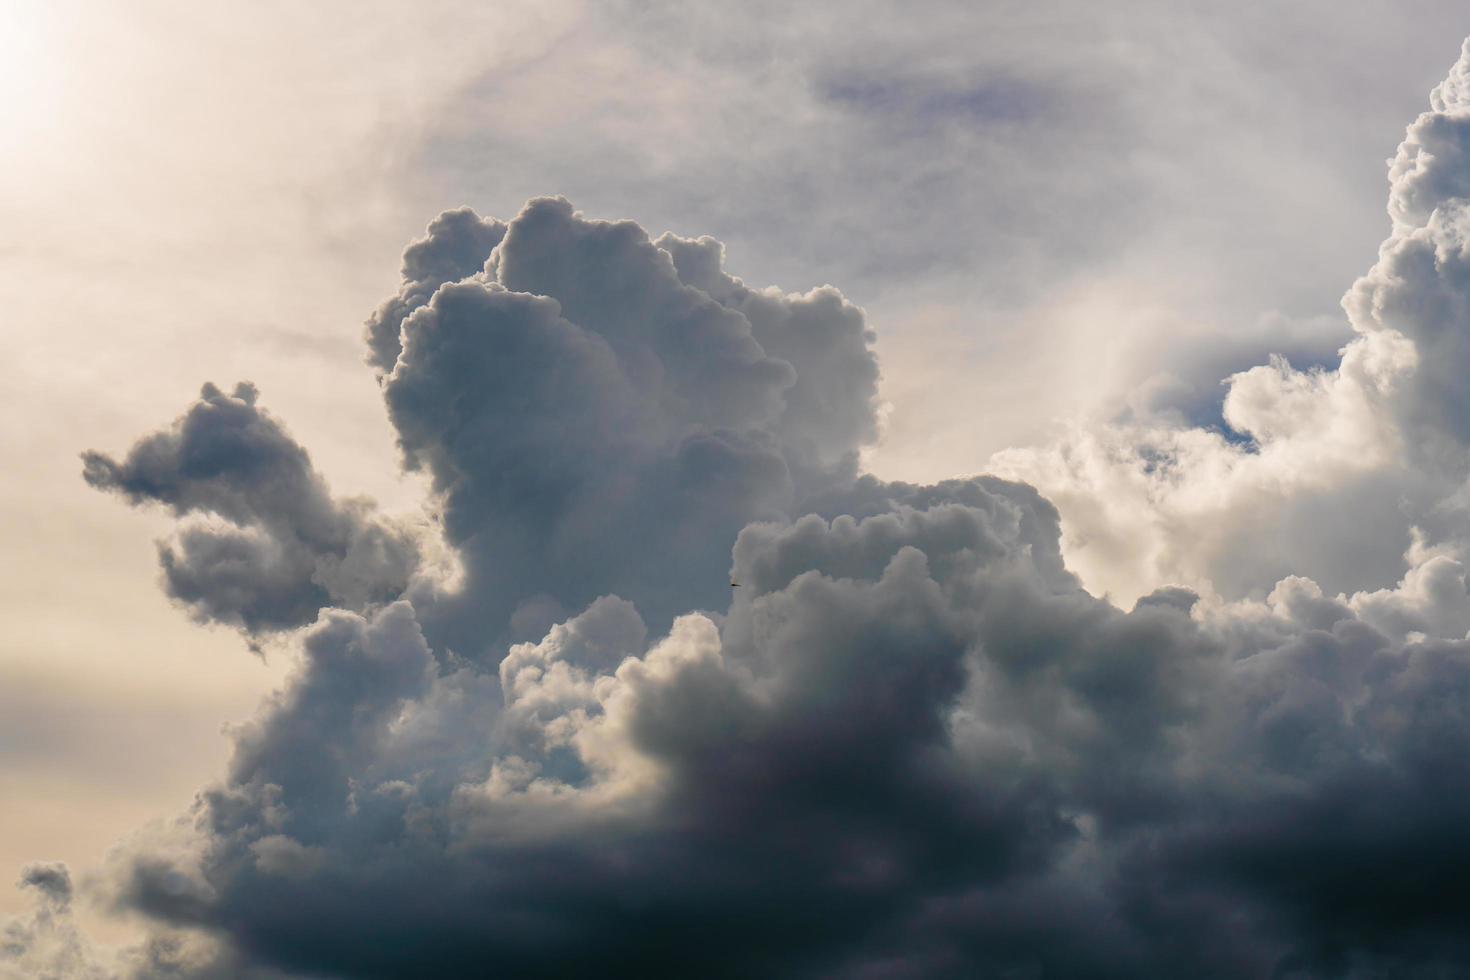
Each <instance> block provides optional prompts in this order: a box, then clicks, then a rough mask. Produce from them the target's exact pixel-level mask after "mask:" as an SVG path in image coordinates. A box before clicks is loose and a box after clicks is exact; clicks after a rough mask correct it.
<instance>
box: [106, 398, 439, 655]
mask: <svg viewBox="0 0 1470 980" xmlns="http://www.w3.org/2000/svg"><path fill="white" fill-rule="evenodd" d="M256 398H257V392H256V390H255V388H254V386H252V385H251V384H249V383H248V382H246V383H241V384H239V385H237V386H236V387H235V389H234V391H233V392H232V393H230V394H225V393H224V392H223V391H221V390H220V389H219V388H217V387H215V386H214V385H212V384H206V385H205V386H204V388H203V390H202V391H201V392H200V395H199V400H198V401H196V402H195V403H194V404H193V405H192V406H190V408H189V410H188V411H187V412H185V413H184V415H183V416H181V417H180V418H179V419H177V420H175V422H174V423H173V425H172V426H170V427H169V428H168V429H165V430H163V431H160V432H157V433H154V434H153V435H150V436H147V437H145V438H143V439H141V440H140V441H139V442H138V443H137V444H136V445H134V446H133V448H132V449H130V450H129V451H128V454H127V456H126V457H124V458H123V459H122V460H121V461H118V460H115V459H113V458H112V457H110V456H107V455H104V454H102V453H99V452H87V453H84V454H83V457H82V458H83V462H84V464H85V467H84V471H83V475H84V476H85V478H86V480H87V482H88V483H90V484H91V485H92V486H94V487H97V488H98V489H99V490H110V491H114V492H117V493H121V494H123V495H124V496H126V497H127V499H128V500H129V501H130V502H131V503H134V504H144V503H160V504H163V505H165V506H167V507H168V508H169V509H170V510H172V511H173V512H174V514H176V515H178V516H180V517H188V516H190V515H201V516H209V517H213V518H216V519H217V520H215V521H213V522H205V521H200V522H190V523H185V524H184V525H183V526H182V527H181V529H180V530H179V532H178V534H177V535H176V537H175V538H174V539H173V540H172V541H168V542H163V543H160V545H159V558H160V561H161V562H162V565H163V571H164V578H165V582H166V586H167V589H168V593H169V594H170V595H171V596H173V597H174V598H176V599H178V600H180V601H182V602H184V603H185V604H187V605H188V606H189V608H190V610H191V612H192V613H193V614H194V615H195V616H196V617H198V618H199V619H201V620H213V621H218V622H224V623H229V624H231V625H236V626H239V627H241V628H242V629H244V630H245V631H246V632H248V633H252V634H254V633H262V632H266V631H270V630H277V629H287V628H291V627H295V626H300V625H303V624H305V623H309V622H312V621H313V620H315V619H316V616H317V612H318V610H320V609H322V608H323V607H326V606H331V605H341V606H345V607H347V608H355V609H356V608H363V607H364V606H367V605H370V604H372V603H374V602H382V601H385V600H387V599H392V598H394V597H396V596H397V595H398V594H399V593H400V592H402V591H403V589H404V587H405V586H406V585H407V583H408V578H409V575H410V574H411V573H412V572H413V570H414V568H415V567H416V565H417V563H418V554H417V550H416V546H415V545H414V543H413V541H412V539H411V538H410V537H409V535H407V534H406V533H405V532H403V531H402V530H400V529H398V528H395V527H394V526H392V525H391V524H388V523H386V522H384V521H382V520H380V519H378V518H376V517H375V516H374V515H373V513H372V508H371V505H370V504H369V503H367V502H365V501H361V500H336V499H334V498H333V497H332V496H331V494H330V493H329V492H328V490H327V487H326V484H325V483H324V482H323V480H322V478H321V476H320V474H318V473H317V472H316V470H315V469H314V468H313V467H312V465H311V459H310V457H309V456H308V455H307V453H306V450H305V449H303V448H302V447H301V446H300V445H298V444H297V443H296V442H295V441H294V440H293V439H292V438H291V436H290V435H289V434H287V433H286V431H285V430H284V429H283V428H282V427H281V425H280V423H279V422H277V421H276V419H275V418H274V417H272V416H271V415H270V414H269V413H268V412H265V411H264V410H263V409H261V408H260V407H259V406H258V405H257V404H256Z"/></svg>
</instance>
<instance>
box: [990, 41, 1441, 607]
mask: <svg viewBox="0 0 1470 980" xmlns="http://www.w3.org/2000/svg"><path fill="white" fill-rule="evenodd" d="M1467 60H1470V55H1466V56H1463V57H1462V58H1461V61H1460V62H1459V63H1458V64H1457V65H1456V67H1455V69H1454V71H1453V72H1452V73H1451V76H1450V78H1449V80H1447V81H1446V82H1445V83H1444V84H1443V85H1442V86H1441V87H1440V88H1438V89H1436V90H1435V94H1434V96H1433V97H1432V100H1431V101H1432V104H1433V106H1434V108H1433V109H1432V110H1431V111H1429V112H1425V113H1423V114H1421V115H1420V116H1419V118H1418V119H1417V120H1415V121H1414V123H1413V124H1412V125H1411V126H1410V127H1409V128H1408V131H1407V133H1406V135H1405V138H1404V140H1403V142H1402V143H1401V144H1400V146H1399V149H1398V153H1397V155H1396V156H1395V158H1394V159H1393V160H1392V161H1391V162H1390V167H1389V182H1390V193H1389V214H1390V216H1391V218H1392V231H1391V234H1390V236H1389V237H1388V239H1387V240H1386V241H1385V242H1384V243H1383V245H1382V247H1381V248H1380V250H1379V255H1378V261H1377V262H1376V263H1375V265H1374V266H1373V267H1372V268H1371V269H1370V270H1369V271H1368V272H1367V273H1366V274H1365V275H1363V276H1362V277H1361V278H1359V279H1358V281H1357V282H1356V283H1355V284H1354V285H1353V286H1352V287H1351V288H1350V289H1349V290H1348V292H1347V294H1346V295H1345V296H1344V297H1343V301H1342V305H1343V308H1344V310H1345V311H1346V313H1347V317H1348V322H1349V324H1350V325H1351V327H1352V329H1353V331H1354V336H1353V338H1352V339H1351V340H1350V341H1349V342H1348V343H1347V344H1346V346H1344V347H1343V349H1342V351H1341V358H1340V361H1339V363H1337V364H1336V365H1335V366H1332V367H1322V366H1315V367H1310V368H1307V369H1301V370H1299V369H1297V368H1294V367H1293V366H1292V365H1291V364H1290V363H1289V362H1288V361H1287V360H1286V359H1285V358H1284V357H1277V356H1273V357H1272V358H1271V359H1270V362H1269V363H1268V364H1264V365H1260V366H1257V367H1253V368H1250V369H1248V370H1244V371H1240V372H1238V373H1236V374H1233V375H1231V376H1230V377H1229V378H1228V379H1227V380H1226V385H1227V393H1226V395H1225V399H1224V404H1223V409H1222V418H1223V422H1224V424H1225V426H1227V427H1228V428H1229V429H1230V430H1232V431H1231V432H1230V433H1228V434H1227V433H1224V432H1221V431H1216V430H1209V429H1202V428H1193V427H1186V426H1180V425H1179V424H1178V421H1177V419H1173V418H1169V417H1167V416H1164V417H1152V418H1149V417H1144V418H1141V419H1134V420H1131V421H1128V422H1125V423H1122V424H1119V425H1116V426H1112V427H1103V428H1090V429H1083V430H1079V431H1078V432H1077V433H1076V434H1075V435H1074V436H1073V437H1071V438H1070V439H1067V440H1064V441H1063V442H1062V443H1060V444H1058V445H1055V446H1051V447H1044V448H1041V449H1034V448H1027V449H1019V450H1008V451H1006V452H1003V453H1000V454H998V455H997V456H996V457H995V459H994V460H993V464H994V466H995V468H996V469H997V470H998V471H999V472H1001V473H1003V474H1005V475H1008V476H1011V477H1014V478H1018V479H1024V480H1027V481H1028V482H1031V483H1033V484H1035V485H1036V486H1037V487H1038V488H1039V489H1040V490H1041V491H1042V492H1043V493H1045V494H1046V495H1047V496H1048V497H1050V498H1051V499H1053V500H1055V501H1056V502H1057V503H1058V505H1059V506H1060V507H1061V508H1062V511H1063V513H1064V514H1066V515H1067V521H1066V534H1067V543H1068V554H1069V558H1070V559H1071V560H1072V561H1073V562H1074V564H1075V566H1076V567H1078V569H1079V571H1081V573H1082V575H1083V578H1084V580H1086V581H1087V582H1088V583H1089V585H1091V586H1092V587H1094V588H1098V589H1102V590H1106V591H1108V592H1110V593H1112V594H1115V595H1118V596H1120V597H1124V598H1127V597H1131V596H1136V595H1138V594H1140V593H1141V592H1144V591H1147V590H1148V589H1149V588H1151V587H1152V585H1153V584H1157V583H1159V582H1161V581H1175V582H1184V583H1186V584H1189V585H1191V586H1193V587H1196V588H1204V589H1209V588H1214V589H1218V590H1219V591H1220V592H1221V593H1222V594H1224V595H1226V596H1228V597H1241V596H1245V595H1252V594H1254V595H1256V596H1258V597H1259V596H1260V595H1262V594H1264V591H1265V590H1266V589H1267V588H1268V587H1269V583H1271V582H1273V581H1275V580H1277V579H1279V578H1280V577H1282V576H1284V575H1287V574H1293V573H1300V574H1307V575H1310V576H1311V577H1313V578H1315V579H1317V580H1318V581H1320V582H1322V583H1324V584H1326V585H1328V586H1329V587H1331V588H1333V589H1335V590H1343V591H1349V592H1352V591H1358V590H1371V589H1375V588H1379V587H1382V586H1386V585H1389V584H1391V583H1393V582H1395V581H1396V580H1398V579H1399V578H1400V577H1401V576H1402V575H1403V574H1404V573H1405V570H1406V568H1405V565H1404V563H1403V562H1402V561H1400V560H1398V559H1399V555H1401V554H1403V553H1404V552H1405V551H1406V550H1407V549H1408V547H1409V545H1410V542H1411V539H1412V537H1413V535H1414V534H1415V533H1423V534H1424V535H1426V536H1427V538H1428V539H1429V540H1430V542H1431V543H1433V544H1444V545H1446V546H1448V547H1451V548H1452V549H1461V548H1463V545H1464V532H1463V530H1462V529H1463V525H1464V516H1465V508H1464V502H1463V499H1462V495H1461V494H1460V493H1459V487H1460V485H1461V484H1462V483H1463V482H1464V480H1465V479H1466V477H1467V475H1470V455H1467V453H1470V402H1467V401H1466V396H1465V392H1464V385H1463V384H1462V383H1461V379H1462V378H1463V376H1464V374H1465V371H1466V370H1467V368H1470V346H1467V340H1466V337H1467V335H1466V333H1465V330H1464V324H1465V323H1466V322H1467V320H1470V307H1467V305H1466V304H1467V297H1470V248H1467V242H1470V238H1467V235H1470V223H1467V218H1466V214H1467V211H1466V208H1467V203H1470V197H1467V195H1470V184H1467V183H1466V177H1465V170H1466V163H1467V160H1470V158H1467V157H1466V156H1465V154H1464V151H1463V147H1464V146H1465V145H1470V142H1467V141H1470V107H1467V106H1466V105H1465V104H1463V100H1462V99H1461V98H1460V95H1459V94H1457V93H1458V92H1459V89H1458V88H1457V87H1456V86H1457V85H1458V84H1459V81H1458V80H1459V79H1460V78H1461V76H1463V73H1464V70H1465V68H1464V65H1465V63H1466V61H1467ZM1349 528H1350V529H1351V531H1350V532H1348V530H1347V529H1349Z"/></svg>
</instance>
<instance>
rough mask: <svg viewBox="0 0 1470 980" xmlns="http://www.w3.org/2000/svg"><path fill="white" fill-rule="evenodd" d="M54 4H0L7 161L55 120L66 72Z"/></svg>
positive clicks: (2, 134) (2, 147)
mask: <svg viewBox="0 0 1470 980" xmlns="http://www.w3.org/2000/svg"><path fill="white" fill-rule="evenodd" d="M56 28H57V23H56V17H55V13H54V8H53V7H49V6H48V5H47V4H46V3H44V2H41V0H9V2H8V3H5V4H3V5H0V93H3V94H0V153H3V154H4V157H5V160H6V163H7V165H9V164H10V163H12V162H13V161H15V160H16V158H19V157H22V156H28V155H29V153H28V150H29V149H30V148H31V147H32V146H34V144H35V143H36V142H37V141H38V140H39V139H41V138H43V137H44V135H45V134H46V133H47V132H49V131H50V130H51V129H52V127H53V126H54V124H55V120H56V116H57V114H58V111H59V109H60V103H61V93H62V80H63V77H64V75H65V72H64V71H63V69H64V67H65V66H64V64H63V60H62V56H61V53H60V51H59V50H58V48H59V45H57V44H56V43H55V41H56V34H57V30H56Z"/></svg>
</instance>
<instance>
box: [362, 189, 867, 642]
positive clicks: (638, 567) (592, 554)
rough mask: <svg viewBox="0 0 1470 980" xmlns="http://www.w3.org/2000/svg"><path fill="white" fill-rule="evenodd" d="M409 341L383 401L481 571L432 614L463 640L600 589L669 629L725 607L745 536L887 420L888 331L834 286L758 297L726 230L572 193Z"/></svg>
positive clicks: (851, 462) (530, 209) (457, 286)
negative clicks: (874, 346) (660, 223)
mask: <svg viewBox="0 0 1470 980" xmlns="http://www.w3.org/2000/svg"><path fill="white" fill-rule="evenodd" d="M694 253H698V255H699V256H700V258H699V260H698V261H694V262H693V263H692V264H691V261H690V259H689V255H691V254H694ZM680 262H683V271H682V272H681V267H680V264H679V263H680ZM705 287H707V288H708V289H711V290H714V293H713V294H711V293H710V292H707V291H706V288H705ZM716 297H718V298H716ZM402 335H403V338H404V346H403V350H402V353H401V354H400V356H399V358H398V360H397V363H396V364H395V366H394V368H393V371H392V373H391V374H389V375H388V376H387V377H386V378H385V379H384V395H385V398H386V400H387V403H388V409H389V414H390V417H391V418H392V420H393V423H394V425H395V427H396V428H397V430H398V433H399V441H400V443H401V445H402V447H403V450H404V455H405V459H406V461H407V464H408V465H409V466H412V467H422V468H424V469H426V470H428V472H429V473H430V474H431V475H432V477H433V479H434V485H435V488H436V490H437V491H438V492H439V493H440V494H442V496H443V500H444V528H445V532H446V535H447V537H448V539H449V541H450V543H451V544H453V545H454V546H455V547H456V548H458V549H459V552H460V556H461V558H462V560H463V562H464V565H465V570H466V584H465V586H464V587H463V589H462V590H461V591H460V592H459V594H458V595H447V596H443V597H441V599H440V601H439V602H438V603H437V604H436V608H435V611H433V612H427V613H426V626H428V628H430V629H431V632H436V635H437V631H439V630H444V631H445V633H444V635H445V636H446V637H448V638H449V642H451V643H452V644H453V645H454V646H455V647H456V648H457V649H461V650H465V651H466V652H470V651H472V650H473V648H474V646H475V645H476V644H477V643H478V644H481V645H483V644H484V642H485V641H486V639H487V638H489V639H495V638H496V637H498V636H510V637H513V636H514V634H515V633H516V632H519V631H517V630H516V629H515V628H514V624H515V622H516V620H517V618H518V617H517V614H518V613H521V614H522V615H521V616H520V617H519V618H520V619H521V620H524V619H526V618H527V617H526V616H525V615H524V614H525V613H526V612H527V611H528V610H534V609H536V608H547V609H553V610H571V609H576V608H580V607H581V606H583V605H585V604H586V603H588V602H590V601H592V600H593V599H595V598H597V597H598V596H599V595H603V594H606V593H616V594H618V595H621V596H624V597H625V598H628V599H629V600H631V601H633V602H635V603H636V604H637V606H638V608H639V610H640V612H641V613H642V614H643V615H644V616H646V617H647V618H648V619H649V622H650V623H653V624H656V625H659V626H666V625H667V624H668V623H669V622H670V621H672V619H673V618H674V617H675V616H676V615H678V614H679V613H681V612H683V611H685V610H687V609H690V608H718V607H719V606H721V605H723V604H724V602H725V601H726V599H727V583H726V581H725V575H726V573H727V570H728V562H729V547H730V544H731V543H732V542H733V541H734V539H735V536H736V534H737V533H738V532H739V530H740V529H741V528H742V527H744V526H745V525H746V524H748V523H750V522H751V521H757V520H773V519H784V518H788V517H790V516H793V515H794V514H799V513H801V512H802V511H803V510H804V509H805V508H804V506H803V504H802V501H803V499H804V498H806V497H808V496H810V495H811V494H813V493H815V492H818V491H820V490H823V489H827V488H829V487H832V486H840V485H842V484H843V483H844V482H847V481H850V480H851V478H852V476H853V474H854V473H855V471H856V459H857V452H858V450H859V449H860V448H861V446H862V445H863V444H864V443H866V442H868V441H871V439H872V438H873V437H874V434H875V421H874V420H875V399H876V384H877V366H876V361H875V359H874V357H873V354H872V352H871V349H870V344H871V340H872V336H871V333H870V331H869V330H868V329H867V327H866V325H865V324H864V321H863V317H862V314H861V312H860V311H859V310H857V309H856V308H855V307H853V306H851V305H850V304H848V303H846V302H845V301H844V300H843V299H842V298H841V296H840V295H839V294H838V293H837V292H836V291H835V290H832V289H823V290H817V291H815V292H813V293H809V294H806V295H804V296H800V295H784V294H781V293H779V292H776V291H765V292H754V291H751V290H748V289H746V288H745V287H744V286H743V285H741V284H740V283H739V282H738V280H734V279H732V278H730V277H728V276H726V275H725V274H724V273H723V272H722V271H721V270H720V268H719V251H718V244H717V243H713V242H709V241H705V242H703V243H697V242H694V243H691V242H684V241H682V240H679V239H674V238H671V237H669V236H665V237H664V238H662V239H660V240H659V243H655V242H653V241H651V240H650V239H649V237H648V235H647V233H646V232H644V230H643V229H642V228H640V227H639V226H638V225H636V224H634V223H632V222H627V221H624V222H605V221H590V220H587V219H584V218H582V217H581V216H580V215H578V214H576V213H575V212H573V210H572V208H571V206H570V205H569V204H568V203H567V202H565V201H564V200H561V199H555V198H543V199H539V200H535V201H532V202H530V203H529V204H527V206H526V208H525V209H524V210H523V211H522V212H521V213H520V214H519V215H517V216H516V217H515V218H514V219H513V220H512V221H511V222H510V223H509V225H508V226H507V227H506V231H505V235H504V238H503V240H502V241H501V242H500V244H499V245H498V246H497V248H496V249H495V252H494V255H493V256H492V257H491V260H490V262H489V265H488V267H487V271H486V272H485V274H484V275H483V276H480V277H475V278H471V279H468V280H464V281H461V282H458V283H453V284H448V285H445V286H442V287H441V288H439V289H438V290H437V291H436V292H435V293H434V294H433V296H432V297H431V298H430V299H429V300H428V301H427V302H426V304H425V305H424V306H422V307H420V308H419V309H418V310H416V311H414V312H413V313H412V314H411V315H409V316H408V317H407V319H405V320H404V322H403V330H402ZM431 601H432V600H431V599H430V598H428V597H424V598H423V599H422V601H421V603H420V604H428V603H430V602H431ZM530 618H531V619H532V620H534V619H535V618H536V617H534V616H532V617H530ZM537 625H538V626H540V627H542V628H544V626H545V625H546V621H545V619H544V618H542V620H541V622H539V623H538V624H537ZM508 626H509V627H510V629H511V632H510V633H506V632H505V631H506V630H507V628H508ZM521 635H522V636H523V635H524V633H521Z"/></svg>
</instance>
